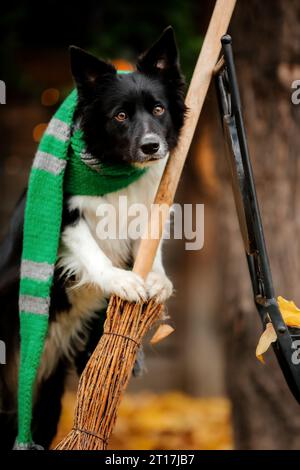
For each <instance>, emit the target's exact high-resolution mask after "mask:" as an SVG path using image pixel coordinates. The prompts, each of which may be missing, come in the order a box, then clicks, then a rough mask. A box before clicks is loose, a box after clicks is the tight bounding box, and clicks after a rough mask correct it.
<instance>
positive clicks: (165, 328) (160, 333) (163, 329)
mask: <svg viewBox="0 0 300 470" xmlns="http://www.w3.org/2000/svg"><path fill="white" fill-rule="evenodd" d="M173 331H175V330H174V328H173V327H172V326H171V325H167V324H166V323H163V324H162V325H159V327H158V328H157V330H156V332H155V333H154V335H153V336H152V338H151V339H150V344H156V343H159V342H160V341H162V340H163V339H165V338H166V337H167V336H169V335H170V334H171V333H173Z"/></svg>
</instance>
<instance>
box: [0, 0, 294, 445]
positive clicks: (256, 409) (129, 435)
mask: <svg viewBox="0 0 300 470" xmlns="http://www.w3.org/2000/svg"><path fill="white" fill-rule="evenodd" d="M213 5H214V1H212V0H201V1H199V0H160V1H158V0H152V1H151V2H148V3H147V2H141V1H138V0H130V1H128V2H123V1H121V0H110V1H108V0H102V1H101V0H98V1H97V0H85V2H84V3H83V4H81V3H79V4H76V3H72V6H71V5H69V4H67V3H63V2H61V1H56V0H48V1H47V0H44V1H42V2H38V3H37V2H21V1H18V0H15V1H14V2H13V3H12V4H11V5H10V6H7V5H6V6H5V7H4V9H3V7H1V15H0V35H1V41H0V79H1V80H4V81H5V83H6V86H7V90H6V91H7V96H6V100H7V104H6V105H2V106H1V108H0V129H1V139H0V150H1V151H0V191H1V204H0V236H1V237H2V236H3V235H4V233H5V231H6V229H7V225H8V221H9V217H10V214H11V212H12V210H13V207H14V205H15V203H16V201H17V199H18V197H19V196H20V194H21V192H22V189H23V188H24V187H25V186H26V182H27V177H28V173H29V169H30V165H31V162H32V158H33V155H34V152H35V149H36V146H37V143H38V142H39V140H40V138H41V135H42V133H43V131H44V129H45V126H46V124H47V122H48V120H49V119H50V117H51V115H52V114H53V112H54V111H55V110H56V108H57V106H58V105H59V103H60V102H61V101H62V100H63V99H64V97H65V96H66V94H67V93H68V92H69V90H70V89H71V88H72V86H73V85H72V78H71V75H70V70H69V60H68V46H69V45H70V44H75V45H77V46H80V47H83V48H86V49H88V50H89V51H90V52H93V53H95V54H97V55H98V56H100V57H102V58H109V59H111V60H113V61H114V62H115V63H116V64H117V66H118V67H119V68H124V67H125V68H126V67H127V63H128V62H130V63H131V62H134V59H135V57H136V56H137V54H139V53H141V52H142V51H143V50H144V49H146V48H148V47H149V45H151V43H152V42H154V41H155V40H156V38H157V37H158V36H159V35H160V33H161V31H162V30H163V29H164V28H165V27H166V26H167V25H169V24H171V25H172V26H173V27H174V29H175V33H176V36H177V42H178V46H179V50H180V54H181V64H182V69H183V71H184V73H185V75H186V78H187V82H188V81H189V79H190V78H191V74H192V71H193V67H194V65H195V61H196V59H197V55H198V52H199V50H200V47H201V43H202V40H203V37H204V34H205V31H206V28H207V26H208V21H209V18H210V15H211V13H212V9H213ZM299 22H300V4H299V2H298V1H297V0H284V1H283V0H273V1H272V2H261V1H259V0H238V2H237V7H236V10H235V13H234V16H233V19H232V23H231V27H230V33H231V34H232V36H233V41H234V51H235V58H236V65H237V72H238V78H239V83H240V89H241V95H242V102H243V106H244V115H245V122H246V128H247V133H248V139H249V146H250V152H251V158H252V163H253V167H254V174H255V179H256V184H257V191H258V197H259V201H260V204H261V210H262V216H263V221H264V225H265V232H266V241H267V245H268V249H269V255H270V261H271V267H272V271H273V277H274V283H275V288H276V291H277V294H278V295H279V294H280V295H283V296H284V297H286V298H287V299H293V300H294V301H295V302H296V304H298V305H300V292H299V289H298V284H299V279H300V262H299V261H300V260H299V254H300V237H299V235H300V233H299V232H300V216H299V214H300V191H299V189H298V180H299V178H298V174H300V155H299V152H300V150H299V149H300V132H299V123H300V108H299V106H295V105H293V104H292V102H291V84H292V81H293V80H295V79H300V23H299ZM176 202H179V203H194V204H195V203H203V204H205V242H204V247H203V249H202V250H200V251H186V250H185V249H184V241H179V240H173V241H169V242H167V243H166V245H165V259H166V262H165V264H166V269H167V272H168V273H169V275H170V277H171V279H172V280H173V282H174V285H175V288H176V295H175V296H174V297H173V298H172V299H171V301H170V302H169V303H168V311H169V314H170V316H171V320H170V323H171V324H172V325H173V326H174V327H175V329H176V331H175V333H173V334H172V335H171V336H170V337H168V338H167V339H165V340H164V341H163V342H162V343H159V344H158V345H156V346H149V345H146V348H145V349H146V365H147V373H146V374H145V375H144V376H143V377H142V378H138V379H132V380H131V383H130V386H129V389H128V391H127V393H126V396H125V399H124V401H123V404H122V407H121V410H120V415H119V419H118V423H117V427H116V431H115V434H114V437H113V439H112V443H111V447H112V448H116V449H231V448H232V449H234V448H235V449H255V448H256V449H283V448H285V449H297V448H299V447H300V409H299V406H298V404H297V403H296V402H295V400H294V398H293V397H292V396H291V394H290V392H289V390H288V388H287V385H286V384H285V382H284V379H283V378H282V375H281V371H280V370H279V368H278V366H277V364H276V363H275V360H274V358H273V355H272V353H271V352H269V353H267V354H266V365H262V364H261V363H259V362H258V361H257V359H256V357H255V348H256V344H257V341H258V338H259V336H260V334H261V327H260V324H259V320H258V316H257V313H256V311H255V309H254V304H253V302H252V298H251V290H250V281H249V276H248V272H247V266H246V263H245V259H244V253H243V247H242V243H241V237H240V233H239V228H238V224H237V218H236V213H235V209H234V205H233V198H232V190H231V186H230V181H229V179H228V173H227V167H226V162H225V155H224V147H223V138H222V131H221V126H220V122H219V116H218V108H217V103H216V96H215V89H214V86H213V85H212V86H211V89H210V91H209V94H208V96H207V99H206V103H205V108H204V110H203V113H202V115H201V118H200V122H199V125H198V128H197V131H196V134H195V138H194V141H193V145H192V148H191V151H190V155H189V158H188V161H187V163H186V166H185V170H184V173H183V176H182V178H181V182H180V186H179V189H178V192H177V196H176ZM75 390H76V378H75V376H74V375H70V380H69V384H68V387H67V392H66V395H65V397H64V413H63V416H62V421H61V424H60V428H59V434H58V436H57V439H59V437H62V435H64V434H65V433H66V432H67V431H68V430H69V429H70V427H71V424H72V410H73V402H74V394H75Z"/></svg>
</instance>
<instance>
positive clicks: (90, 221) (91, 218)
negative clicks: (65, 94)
mask: <svg viewBox="0 0 300 470" xmlns="http://www.w3.org/2000/svg"><path fill="white" fill-rule="evenodd" d="M70 54H71V69H72V74H73V77H74V80H75V83H76V86H77V89H78V96H79V102H78V108H77V110H76V116H77V118H80V122H81V125H82V128H83V131H84V135H85V141H86V146H87V150H88V152H89V153H90V154H92V155H93V157H94V158H95V159H97V160H98V161H99V162H101V161H104V160H105V161H109V162H114V161H118V162H126V163H131V164H134V165H139V166H144V165H146V166H148V167H149V168H148V171H147V172H145V174H144V175H143V176H142V177H141V178H140V179H139V180H137V181H136V182H134V183H132V184H131V185H129V186H128V187H127V188H125V189H124V190H120V191H117V192H114V193H110V194H107V195H105V196H103V197H91V196H73V197H70V198H69V199H67V200H66V201H65V207H64V214H63V228H62V235H61V244H60V248H59V256H58V261H57V267H56V271H55V282H54V285H53V289H52V293H51V307H50V324H49V333H48V337H47V340H46V345H45V350H44V353H43V358H42V363H41V367H40V371H39V378H38V384H37V391H36V394H35V405H34V420H33V439H34V441H35V442H38V443H39V444H41V445H43V446H45V448H47V447H48V446H49V445H50V443H51V440H52V438H53V436H54V435H55V432H56V427H57V422H58V418H59V415H60V410H61V396H62V393H63V390H64V382H65V378H66V375H67V372H68V370H69V369H70V367H71V366H73V365H74V364H75V366H76V367H77V370H78V372H79V373H80V372H81V371H82V369H83V367H84V365H85V363H86V361H87V359H88V356H89V355H90V354H91V351H92V350H93V348H94V346H95V345H96V343H97V341H98V340H99V337H100V335H101V327H100V325H99V316H98V315H97V312H99V310H101V309H102V308H103V307H105V305H106V301H107V298H108V297H109V296H110V295H111V294H117V295H119V296H121V297H122V298H124V299H128V300H130V301H139V300H141V299H146V298H153V297H155V298H157V299H158V300H159V301H164V300H166V299H167V298H168V297H169V296H170V295H171V293H172V284H171V282H170V280H169V279H168V278H167V277H166V275H165V272H164V268H163V265H162V260H161V252H160V250H159V252H158V255H157V257H156V259H155V262H154V266H153V271H152V272H151V273H150V274H149V276H148V278H147V280H146V282H144V281H143V280H142V279H141V278H140V277H139V276H137V275H136V274H134V273H133V272H131V271H130V268H131V267H132V263H133V260H134V257H135V254H136V251H137V247H138V241H136V240H130V239H109V240H108V239H106V240H104V239H99V237H97V234H96V225H97V222H98V220H97V216H96V210H97V207H99V205H101V204H103V203H105V204H107V203H109V204H111V205H112V206H114V207H115V209H116V211H117V213H118V210H119V209H118V200H119V196H120V195H124V196H126V197H127V201H128V206H130V205H131V204H133V203H142V204H145V205H146V206H147V207H149V206H150V204H151V202H152V201H153V199H154V195H155V192H156V190H157V187H158V183H159V181H160V177H161V174H162V171H163V168H164V165H165V163H166V160H167V157H168V155H169V152H170V150H172V149H173V148H174V147H175V146H176V144H177V141H178V137H179V133H180V129H181V127H182V125H183V121H184V115H185V106H184V80H183V77H182V75H181V71H180V66H179V60H178V53H177V47H176V43H175V39H174V34H173V30H172V28H170V27H169V28H167V29H166V30H165V31H164V33H163V34H162V36H161V37H160V38H159V40H158V41H157V42H156V43H155V44H154V45H153V46H152V47H151V48H150V49H149V50H147V51H146V52H145V53H144V54H142V55H141V56H140V57H139V59H138V61H137V70H136V71H135V72H133V73H131V74H125V75H121V76H119V75H116V71H115V69H114V67H113V66H112V65H111V64H109V63H106V62H104V61H102V60H98V59H97V58H95V57H94V56H92V55H90V54H88V53H86V52H84V51H83V50H81V49H78V48H76V47H72V48H71V49H70ZM25 200H26V193H25V194H24V195H23V196H22V198H21V200H20V201H19V203H18V205H17V207H16V210H15V212H14V214H13V217H12V221H11V226H10V230H9V233H8V234H7V236H6V238H5V239H4V241H3V242H2V245H1V246H0V339H1V340H3V341H5V343H6V352H7V364H6V365H2V366H0V430H1V437H0V446H1V447H3V448H12V446H13V443H14V439H15V437H16V432H17V429H16V407H17V373H18V361H19V319H18V289H19V275H20V258H21V246H22V228H23V218H24V206H25ZM118 217H119V221H121V222H120V223H121V224H122V223H123V222H125V221H124V220H123V219H124V217H125V218H126V217H127V213H124V214H123V213H121V214H120V213H118ZM122 220H123V221H122ZM74 286H75V287H74Z"/></svg>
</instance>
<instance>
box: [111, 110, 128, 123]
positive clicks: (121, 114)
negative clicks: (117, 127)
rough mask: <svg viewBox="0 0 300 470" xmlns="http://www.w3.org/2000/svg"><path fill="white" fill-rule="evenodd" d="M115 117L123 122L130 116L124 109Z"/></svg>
mask: <svg viewBox="0 0 300 470" xmlns="http://www.w3.org/2000/svg"><path fill="white" fill-rule="evenodd" d="M114 118H115V119H116V120H117V121H119V122H123V121H125V120H126V119H127V118H128V116H127V114H126V113H125V112H124V111H120V112H119V113H118V114H116V115H115V116H114Z"/></svg>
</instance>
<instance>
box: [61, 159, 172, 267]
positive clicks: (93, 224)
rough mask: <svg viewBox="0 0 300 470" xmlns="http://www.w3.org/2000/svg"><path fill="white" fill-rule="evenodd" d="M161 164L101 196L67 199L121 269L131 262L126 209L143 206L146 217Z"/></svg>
mask: <svg viewBox="0 0 300 470" xmlns="http://www.w3.org/2000/svg"><path fill="white" fill-rule="evenodd" d="M164 166H165V161H161V162H159V163H156V165H155V166H154V165H153V166H152V167H150V168H149V169H148V171H147V172H146V173H145V175H143V176H142V177H141V178H140V179H139V180H137V181H136V182H134V183H132V184H130V185H129V186H128V187H127V188H124V189H122V190H120V191H116V192H114V193H110V194H106V195H105V196H102V197H93V196H75V197H73V198H72V199H71V201H70V207H71V208H72V209H74V208H79V210H80V212H81V214H82V216H83V217H84V219H85V220H86V222H87V224H88V226H89V228H90V231H91V233H92V235H93V237H94V239H95V241H96V242H97V244H98V246H99V247H100V248H101V250H102V251H103V252H104V253H105V255H106V256H107V257H108V258H109V259H110V260H111V262H112V264H113V265H114V266H117V267H120V268H124V267H125V266H126V265H127V263H128V262H130V261H132V259H131V257H132V239H130V236H128V232H127V233H126V229H128V228H129V220H128V211H129V210H130V207H131V208H132V207H133V205H137V204H138V205H143V207H144V208H145V212H144V211H143V212H142V213H144V214H145V217H147V214H148V211H149V208H150V205H151V203H152V202H153V199H154V196H155V193H156V191H157V188H158V184H159V181H160V178H161V175H162V171H163V169H164ZM136 207H137V206H136ZM140 214H141V213H140ZM104 217H105V221H104ZM140 217H141V215H140ZM107 226H108V227H107ZM104 229H105V230H104ZM104 232H105V233H104Z"/></svg>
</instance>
